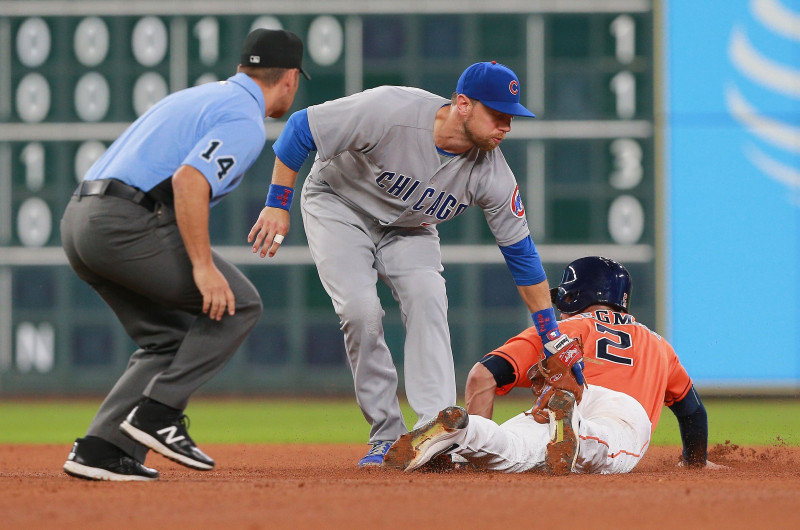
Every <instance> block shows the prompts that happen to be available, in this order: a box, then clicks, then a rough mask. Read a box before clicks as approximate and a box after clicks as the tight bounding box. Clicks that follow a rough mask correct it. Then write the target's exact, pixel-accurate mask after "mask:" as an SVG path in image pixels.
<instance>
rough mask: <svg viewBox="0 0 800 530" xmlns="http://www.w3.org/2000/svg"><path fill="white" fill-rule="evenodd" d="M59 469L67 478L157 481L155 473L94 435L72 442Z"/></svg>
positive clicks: (156, 473)
mask: <svg viewBox="0 0 800 530" xmlns="http://www.w3.org/2000/svg"><path fill="white" fill-rule="evenodd" d="M63 469H64V473H66V474H67V475H70V476H72V477H75V478H82V479H85V480H110V481H113V482H132V481H151V480H158V471H156V470H155V469H150V468H149V467H145V466H143V465H142V464H141V463H139V462H138V461H137V460H136V459H134V458H132V457H131V456H129V455H128V454H127V453H125V452H124V451H123V450H122V449H120V448H119V447H117V446H116V445H113V444H111V443H109V442H107V441H105V440H103V439H102V438H97V437H95V436H87V437H86V438H78V439H77V440H75V443H74V444H73V445H72V451H71V452H70V453H69V456H68V457H67V461H66V462H64V468H63Z"/></svg>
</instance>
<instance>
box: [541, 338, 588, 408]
mask: <svg viewBox="0 0 800 530" xmlns="http://www.w3.org/2000/svg"><path fill="white" fill-rule="evenodd" d="M559 346H560V347H559V348H558V350H557V351H555V352H554V353H553V355H551V356H550V357H547V358H545V359H542V360H540V361H539V362H538V363H536V364H534V365H533V366H531V367H530V369H529V370H528V379H530V380H531V383H532V385H531V390H533V394H534V395H535V396H536V405H535V406H534V407H533V410H532V411H531V414H532V415H533V418H534V419H535V420H536V421H537V422H538V423H549V422H550V417H549V416H548V414H547V412H546V411H545V410H544V409H546V408H547V404H548V402H549V401H550V398H551V397H552V396H553V394H554V393H555V391H556V390H566V391H567V392H570V393H572V395H574V396H575V402H576V403H580V401H581V398H582V397H583V387H584V385H583V384H579V383H578V381H577V380H576V379H575V374H574V373H573V370H572V367H573V366H574V365H575V364H577V363H580V362H581V360H582V359H583V344H582V343H581V341H580V339H572V340H568V341H564V342H563V343H562V344H560V345H559ZM584 384H585V383H584Z"/></svg>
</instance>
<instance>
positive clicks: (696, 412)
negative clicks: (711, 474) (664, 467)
mask: <svg viewBox="0 0 800 530" xmlns="http://www.w3.org/2000/svg"><path fill="white" fill-rule="evenodd" d="M669 408H670V410H671V411H672V412H673V414H675V418H676V419H677V420H678V429H679V430H680V433H681V442H682V443H683V461H684V462H686V463H687V464H689V465H690V466H703V465H705V463H706V459H707V458H708V415H707V414H706V408H705V407H704V406H703V402H702V401H700V396H698V395H697V391H696V390H695V389H694V386H692V388H691V389H690V390H689V393H688V394H686V397H684V398H683V399H682V400H680V401H678V402H676V403H674V404H672V405H671V406H670V407H669Z"/></svg>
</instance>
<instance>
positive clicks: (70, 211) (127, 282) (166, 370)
mask: <svg viewBox="0 0 800 530" xmlns="http://www.w3.org/2000/svg"><path fill="white" fill-rule="evenodd" d="M61 240H62V245H63V247H64V251H65V252H66V254H67V258H68V259H69V263H70V265H71V266H72V268H73V269H74V270H75V272H76V273H77V274H78V276H79V277H80V278H81V279H82V280H84V281H85V282H86V283H88V284H89V285H91V286H92V288H94V290H95V291H97V292H98V293H99V294H100V296H101V297H102V298H103V300H105V302H106V303H107V304H108V305H109V306H110V307H111V309H112V310H113V311H114V313H115V314H116V316H117V318H118V319H119V321H120V322H121V323H122V325H123V327H124V328H125V331H126V332H127V333H128V335H129V336H130V337H131V338H132V339H133V341H134V342H135V343H136V344H137V345H138V346H139V349H138V350H136V351H135V352H134V353H133V355H132V356H131V358H130V362H129V363H128V366H127V368H126V369H125V372H124V373H123V374H122V376H121V377H120V378H119V380H118V381H117V383H116V384H115V385H114V387H113V388H112V389H111V392H109V394H108V396H107V397H106V399H105V401H103V404H102V405H101V406H100V409H99V410H98V412H97V414H96V416H95V417H94V419H93V420H92V422H91V424H90V425H89V429H88V430H87V433H86V434H87V435H92V436H97V437H99V438H102V439H104V440H106V441H108V442H111V443H113V444H114V445H116V446H118V447H120V448H121V449H122V450H124V451H125V452H127V453H128V454H130V455H131V456H133V457H134V458H136V459H137V460H139V461H140V462H144V459H145V455H146V454H147V448H146V447H144V446H143V445H141V444H139V443H137V442H134V441H133V440H132V439H130V438H128V437H127V436H125V435H124V434H122V433H121V432H120V431H119V424H120V423H121V422H122V421H123V420H124V419H125V417H126V416H127V414H128V413H129V412H130V411H131V409H133V407H134V406H135V405H136V404H137V402H138V401H139V400H141V399H142V397H143V396H146V397H149V398H151V399H154V400H156V401H159V402H161V403H164V404H166V405H169V406H170V407H174V408H176V409H181V410H183V409H185V408H186V405H187V403H188V401H189V397H190V396H191V395H192V393H193V392H194V391H195V390H197V389H198V388H199V387H200V386H201V385H202V384H203V383H205V382H206V381H208V380H209V379H211V377H212V376H214V374H216V373H217V372H219V371H220V370H221V369H222V368H223V366H224V365H225V363H226V362H227V361H228V360H229V359H230V358H231V356H232V355H233V354H234V352H235V351H236V350H237V349H238V347H239V345H240V344H241V343H242V341H243V340H244V339H245V337H246V336H247V335H248V333H249V332H250V331H251V330H252V329H253V327H254V326H255V324H256V322H257V321H258V319H259V317H260V316H261V298H260V296H259V294H258V291H257V290H256V288H255V287H254V286H253V284H252V283H250V281H249V280H248V279H247V278H245V276H244V275H243V274H242V273H241V272H240V271H239V270H238V269H237V268H236V267H235V266H234V265H232V264H230V263H228V262H227V261H225V260H224V259H222V258H221V257H219V256H218V255H216V254H214V263H215V265H216V266H217V268H218V269H219V270H220V272H222V274H223V275H224V276H225V278H226V279H227V280H228V284H229V285H230V288H231V290H232V291H233V294H234V296H235V297H236V314H235V315H233V316H231V315H228V314H227V313H226V314H225V315H224V316H223V317H222V320H220V321H215V320H211V319H210V318H208V316H207V315H205V314H203V313H202V306H203V297H202V295H201V294H200V291H199V290H198V289H197V286H196V285H195V283H194V279H193V276H192V264H191V261H190V260H189V256H188V255H187V253H186V249H185V247H184V245H183V240H182V239H181V235H180V232H179V230H178V226H177V223H176V222H175V213H174V211H173V210H172V209H171V208H169V207H167V206H164V205H162V204H160V203H159V204H157V205H156V209H155V211H154V212H150V211H149V210H147V209H146V208H144V207H142V206H139V205H138V204H135V203H133V202H130V201H128V200H126V199H121V198H117V197H112V196H89V197H82V198H80V200H79V199H78V198H77V197H74V196H73V197H72V199H71V200H70V202H69V204H68V206H67V208H66V211H65V212H64V216H63V218H62V220H61Z"/></svg>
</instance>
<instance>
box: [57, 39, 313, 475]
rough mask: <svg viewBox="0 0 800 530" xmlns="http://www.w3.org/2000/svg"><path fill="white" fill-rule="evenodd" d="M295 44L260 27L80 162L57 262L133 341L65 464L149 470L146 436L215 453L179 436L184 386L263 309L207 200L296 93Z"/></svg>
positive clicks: (85, 471) (208, 373)
mask: <svg viewBox="0 0 800 530" xmlns="http://www.w3.org/2000/svg"><path fill="white" fill-rule="evenodd" d="M302 57H303V44H302V42H301V41H300V39H299V38H298V37H297V36H296V35H294V34H293V33H289V32H287V31H271V30H265V29H258V30H255V31H253V32H252V33H250V34H249V35H248V36H247V38H246V39H245V41H244V45H243V48H242V56H241V64H240V65H239V67H238V69H237V74H236V75H234V76H233V77H230V78H228V79H227V80H226V81H222V82H219V83H209V84H205V85H202V86H197V87H193V88H188V89H186V90H182V91H180V92H177V93H175V94H172V95H170V96H168V97H166V98H164V99H163V100H162V101H160V102H159V103H158V104H156V105H155V106H153V107H152V108H151V109H150V110H148V111H147V112H146V113H145V114H143V115H142V116H141V117H140V118H139V119H137V120H136V121H135V122H134V123H133V124H132V125H131V126H130V127H129V128H128V129H127V130H126V131H125V132H124V133H123V134H122V136H120V137H119V138H118V139H117V140H116V141H115V142H114V143H113V144H112V145H111V146H110V147H109V148H108V150H107V151H106V152H105V154H104V155H103V156H102V157H101V158H100V159H99V160H98V161H97V162H96V163H95V164H94V166H92V168H91V169H90V170H89V171H88V173H87V174H86V177H85V180H84V181H83V182H81V184H80V185H79V186H78V188H77V189H76V190H75V193H74V194H73V197H72V199H71V200H70V202H69V205H68V206H67V208H66V211H65V212H64V217H63V219H62V221H61V239H62V244H63V246H64V251H65V252H66V254H67V257H68V259H69V263H70V265H71V266H72V268H73V269H74V270H75V272H76V273H77V275H78V276H79V277H80V278H81V279H82V280H83V281H85V282H86V283H88V284H89V285H91V286H92V288H93V289H94V290H95V291H97V293H98V294H99V295H100V296H101V297H102V298H103V300H105V302H106V303H107V304H108V305H109V307H111V309H112V310H113V311H114V313H115V314H116V316H117V318H118V319H119V321H120V322H121V323H122V325H123V326H124V328H125V331H126V332H127V333H128V335H130V337H131V338H132V339H133V340H134V342H136V344H137V345H138V347H139V349H137V350H136V351H135V352H134V353H133V355H132V356H131V359H130V362H129V363H128V366H127V368H126V369H125V372H124V373H123V374H122V376H121V377H120V378H119V380H118V381H117V383H116V384H115V385H114V387H113V388H112V390H111V392H110V393H109V394H108V396H107V397H106V399H105V400H104V401H103V404H102V405H101V406H100V409H99V410H98V411H97V414H96V416H95V417H94V419H93V420H92V422H91V424H90V425H89V429H88V430H87V433H86V436H85V437H84V438H78V439H77V440H76V441H75V444H74V446H73V448H72V452H71V453H70V454H69V457H68V459H67V461H66V463H65V464H64V471H65V472H66V473H67V474H69V475H72V476H73V477H78V478H82V479H90V480H112V481H133V480H143V481H147V480H155V479H157V478H158V471H156V470H154V469H150V468H148V467H145V466H144V465H143V464H144V461H145V456H146V454H147V451H148V449H152V450H154V451H156V452H158V453H161V454H162V455H164V456H165V457H167V458H169V459H172V460H174V461H176V462H178V463H180V464H183V465H185V466H188V467H190V468H193V469H201V470H207V469H212V468H213V467H214V461H213V460H212V459H211V458H209V457H208V456H207V455H206V454H204V453H203V452H202V451H201V450H200V449H199V448H198V447H197V446H196V445H195V444H194V442H193V441H192V439H191V438H190V437H189V433H188V431H187V421H186V416H185V415H184V414H183V411H184V409H185V408H186V405H187V403H188V401H189V397H190V396H191V395H192V393H193V392H194V391H195V390H197V389H198V388H199V387H200V386H201V385H202V384H203V383H205V382H206V381H208V380H209V379H210V378H211V377H213V376H214V374H216V373H217V372H219V371H220V370H221V369H222V367H223V366H224V365H225V363H226V362H227V361H228V359H230V357H231V356H232V355H233V354H234V352H235V351H236V349H237V348H238V347H239V345H240V344H241V343H242V341H243V340H244V338H245V337H246V336H247V335H248V333H249V332H250V331H251V330H252V329H253V327H254V326H255V324H256V322H257V321H258V319H259V317H260V316H261V298H260V296H259V294H258V292H257V291H256V289H255V287H254V286H253V285H252V284H251V283H250V281H248V280H247V278H245V276H244V275H243V274H242V273H241V272H240V271H239V270H238V269H237V268H236V267H235V266H234V265H232V264H231V263H228V262H227V261H225V260H224V259H222V258H221V257H220V256H219V255H218V254H216V253H215V252H214V251H213V250H211V245H210V241H209V230H208V222H209V208H210V207H211V206H213V205H214V204H216V203H217V202H219V201H220V199H222V197H224V196H225V195H227V194H228V193H230V192H231V191H232V190H233V189H234V188H235V187H236V186H237V185H238V184H239V182H240V181H241V179H242V176H243V175H244V173H245V171H246V170H247V169H248V168H249V167H250V166H251V165H252V164H253V162H255V160H256V158H258V156H259V154H260V153H261V149H262V148H263V147H264V143H265V141H266V134H265V131H264V119H265V117H271V118H278V117H280V116H282V115H283V114H284V113H286V112H287V111H288V110H289V108H290V107H291V105H292V102H293V101H294V96H295V94H296V92H297V87H298V83H299V76H300V74H303V75H304V76H305V77H306V78H308V75H307V74H306V73H305V71H304V70H303V69H302Z"/></svg>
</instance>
